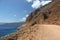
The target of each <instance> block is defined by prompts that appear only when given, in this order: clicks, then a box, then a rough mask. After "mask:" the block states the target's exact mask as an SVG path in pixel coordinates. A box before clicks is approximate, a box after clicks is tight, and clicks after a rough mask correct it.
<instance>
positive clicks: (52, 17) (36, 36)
mask: <svg viewBox="0 0 60 40" xmlns="http://www.w3.org/2000/svg"><path fill="white" fill-rule="evenodd" d="M17 30H18V31H17V32H16V33H13V34H11V35H9V36H5V37H2V38H0V40H60V0H53V1H52V2H51V3H49V4H47V5H45V6H43V7H41V8H38V9H36V10H35V11H34V12H32V13H31V14H30V15H29V16H28V17H27V19H26V23H25V24H23V25H22V26H21V27H19V28H17Z"/></svg>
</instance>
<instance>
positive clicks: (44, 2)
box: [41, 1, 51, 6]
mask: <svg viewBox="0 0 60 40" xmlns="http://www.w3.org/2000/svg"><path fill="white" fill-rule="evenodd" d="M49 2H51V1H42V2H41V4H42V6H44V5H46V4H48V3H49Z"/></svg>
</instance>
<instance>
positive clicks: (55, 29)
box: [18, 25, 60, 40]
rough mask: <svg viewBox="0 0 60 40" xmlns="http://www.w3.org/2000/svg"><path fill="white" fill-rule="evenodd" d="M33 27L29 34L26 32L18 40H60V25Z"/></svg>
mask: <svg viewBox="0 0 60 40" xmlns="http://www.w3.org/2000/svg"><path fill="white" fill-rule="evenodd" d="M32 27H33V29H32V31H31V32H29V34H28V33H27V32H26V33H25V35H22V36H23V37H19V38H18V40H60V26H58V25H35V26H32ZM30 30H31V29H30Z"/></svg>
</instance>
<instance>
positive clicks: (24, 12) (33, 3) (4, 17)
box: [0, 0, 51, 22]
mask: <svg viewBox="0 0 60 40" xmlns="http://www.w3.org/2000/svg"><path fill="white" fill-rule="evenodd" d="M49 2H51V1H50V0H48V1H47V0H46V1H45V0H0V22H20V21H25V20H26V17H28V15H29V13H30V12H32V11H33V10H35V9H37V8H39V7H40V6H44V5H45V4H47V3H49Z"/></svg>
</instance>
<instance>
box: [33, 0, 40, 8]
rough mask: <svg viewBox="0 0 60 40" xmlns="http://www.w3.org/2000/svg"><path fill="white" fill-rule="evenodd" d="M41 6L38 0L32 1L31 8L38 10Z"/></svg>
mask: <svg viewBox="0 0 60 40" xmlns="http://www.w3.org/2000/svg"><path fill="white" fill-rule="evenodd" d="M40 5H41V2H40V1H39V0H35V1H33V4H32V8H39V7H40Z"/></svg>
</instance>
